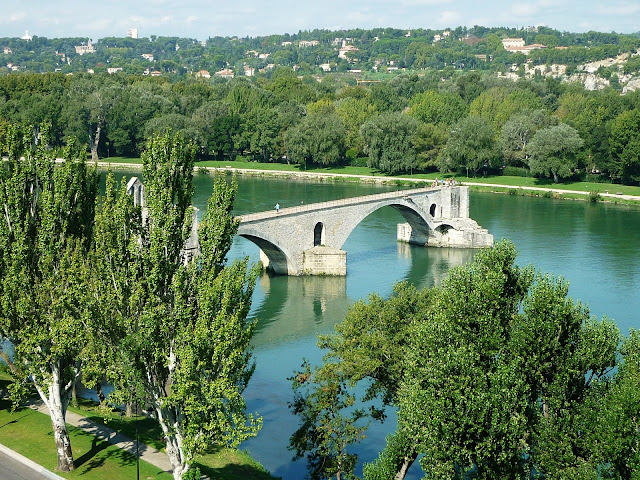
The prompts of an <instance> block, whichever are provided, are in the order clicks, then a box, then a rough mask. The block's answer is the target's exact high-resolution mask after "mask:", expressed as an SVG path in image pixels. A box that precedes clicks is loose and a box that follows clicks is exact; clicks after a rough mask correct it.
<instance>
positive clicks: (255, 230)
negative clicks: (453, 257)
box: [238, 186, 493, 275]
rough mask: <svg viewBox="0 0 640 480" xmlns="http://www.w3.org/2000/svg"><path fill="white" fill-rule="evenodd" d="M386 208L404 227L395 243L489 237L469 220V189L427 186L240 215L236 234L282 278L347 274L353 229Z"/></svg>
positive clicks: (463, 243) (455, 243)
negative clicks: (347, 244) (347, 249)
mask: <svg viewBox="0 0 640 480" xmlns="http://www.w3.org/2000/svg"><path fill="white" fill-rule="evenodd" d="M385 206H390V207H392V208H395V209H396V210H397V211H398V212H400V214H401V215H402V216H403V217H404V218H405V220H406V221H407V223H403V224H399V225H398V227H397V232H398V240H399V241H404V242H409V243H414V244H419V245H423V246H438V247H461V248H480V247H488V246H491V245H493V236H492V235H491V234H489V233H488V232H487V231H486V230H484V229H482V228H481V227H480V226H479V225H478V224H477V223H476V222H475V221H473V220H472V219H470V218H469V191H468V187H448V186H447V187H427V188H417V189H412V190H400V191H395V192H386V193H381V194H375V195H366V196H362V197H354V198H346V199H341V200H333V201H329V202H322V203H313V204H308V205H298V206H295V207H288V208H282V209H280V211H279V212H276V211H275V210H269V211H266V212H258V213H253V214H247V215H242V216H240V217H238V218H239V220H240V226H239V229H238V235H240V236H242V237H245V238H247V239H249V240H251V241H252V242H254V243H255V244H256V245H258V247H259V248H260V250H261V260H262V261H263V263H264V265H265V267H267V268H269V269H271V270H272V271H274V272H276V273H279V274H285V275H346V252H344V251H343V250H341V248H342V245H343V244H344V242H345V241H346V239H347V238H348V236H349V234H350V233H351V232H352V231H353V229H354V228H355V227H356V226H357V225H358V224H359V223H360V222H361V221H362V220H363V219H364V218H366V217H367V216H368V215H370V214H371V213H373V212H374V211H376V210H378V209H379V208H382V207H385Z"/></svg>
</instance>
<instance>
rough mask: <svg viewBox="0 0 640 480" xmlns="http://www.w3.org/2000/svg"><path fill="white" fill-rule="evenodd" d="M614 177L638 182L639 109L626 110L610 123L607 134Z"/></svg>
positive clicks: (639, 151) (639, 161)
mask: <svg viewBox="0 0 640 480" xmlns="http://www.w3.org/2000/svg"><path fill="white" fill-rule="evenodd" d="M609 144H610V146H611V156H612V157H613V163H614V166H615V170H614V172H615V175H616V176H619V177H620V178H622V179H624V180H626V181H635V182H638V181H640V109H639V108H635V109H633V110H627V111H626V112H623V113H621V114H620V115H618V116H617V117H616V118H615V119H614V120H613V122H611V133H610V134H609Z"/></svg>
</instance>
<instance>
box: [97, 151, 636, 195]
mask: <svg viewBox="0 0 640 480" xmlns="http://www.w3.org/2000/svg"><path fill="white" fill-rule="evenodd" d="M97 165H98V167H100V168H111V169H121V168H131V169H142V164H141V163H129V162H116V163H111V162H109V161H105V160H99V161H98V163H97ZM195 171H196V172H204V173H207V174H210V173H232V174H237V175H249V176H263V175H264V176H269V177H276V178H294V179H300V180H316V181H318V180H320V181H336V180H337V181H358V182H363V183H375V184H389V183H392V184H396V185H406V186H418V185H420V184H425V183H428V184H431V183H432V182H433V181H434V179H433V178H418V177H389V176H385V175H359V174H350V173H329V172H312V171H303V172H301V171H289V170H267V169H264V170H263V169H259V168H238V167H233V166H231V165H226V166H224V167H212V166H204V165H196V167H195ZM458 184H459V185H464V186H469V187H471V188H472V189H473V190H476V191H485V192H490V193H499V194H509V195H521V196H534V197H549V198H555V199H564V200H581V201H591V202H604V203H613V204H623V205H640V195H629V194H623V193H609V192H608V190H606V191H605V192H600V191H597V192H595V191H586V190H569V189H563V188H554V187H535V186H524V185H510V184H501V183H482V182H473V181H468V180H462V181H458ZM596 185H597V186H599V187H602V186H610V187H612V188H614V187H616V185H614V184H605V183H599V184H596Z"/></svg>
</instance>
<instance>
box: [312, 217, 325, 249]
mask: <svg viewBox="0 0 640 480" xmlns="http://www.w3.org/2000/svg"><path fill="white" fill-rule="evenodd" d="M319 245H324V225H323V224H322V222H318V223H316V228H314V229H313V246H314V247H317V246H319Z"/></svg>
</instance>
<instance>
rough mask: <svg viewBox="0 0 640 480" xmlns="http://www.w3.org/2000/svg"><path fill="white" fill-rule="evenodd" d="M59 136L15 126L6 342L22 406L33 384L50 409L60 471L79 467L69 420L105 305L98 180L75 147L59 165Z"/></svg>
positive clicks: (4, 172) (1, 290)
mask: <svg viewBox="0 0 640 480" xmlns="http://www.w3.org/2000/svg"><path fill="white" fill-rule="evenodd" d="M48 135H49V129H48V126H46V125H43V126H42V127H41V128H40V140H39V143H38V145H37V146H35V147H34V146H33V145H32V144H31V138H32V130H31V127H28V128H26V129H24V130H22V129H20V128H19V127H18V126H16V125H13V126H12V127H10V129H9V131H8V134H7V143H6V145H5V148H6V149H7V151H8V152H9V157H8V160H7V161H6V162H3V165H2V168H0V204H2V205H3V216H2V222H0V248H1V250H2V255H1V256H0V298H1V303H0V335H1V336H2V337H3V338H7V339H9V340H10V341H11V342H12V344H13V346H14V352H15V356H14V359H13V361H12V360H11V359H9V357H8V356H7V355H6V354H5V353H4V352H2V355H1V356H2V358H3V359H4V360H5V361H6V362H7V363H8V364H9V365H10V368H11V371H12V374H13V376H14V378H15V379H16V382H15V383H13V384H12V387H11V395H12V397H13V399H14V402H18V401H19V400H20V399H22V398H23V397H24V396H25V395H26V394H27V391H28V389H27V386H28V385H33V386H34V387H35V389H36V390H37V392H38V395H39V396H40V398H41V399H42V401H43V402H44V403H45V405H46V406H47V408H48V409H49V412H50V415H51V423H52V427H53V436H54V440H55V443H56V449H57V454H58V466H57V469H58V470H59V471H62V472H69V471H71V470H73V469H74V463H73V451H72V450H71V442H70V439H69V434H68V432H67V429H66V424H65V418H66V412H67V407H68V405H69V401H70V399H71V394H72V391H73V389H74V387H75V384H76V383H77V381H78V379H79V377H80V373H81V368H82V363H83V360H84V359H86V358H87V356H88V355H89V353H90V352H88V345H90V344H91V342H90V341H89V336H90V332H91V331H93V330H94V329H95V328H96V323H97V321H96V319H97V317H98V315H97V311H96V308H95V307H96V304H95V302H94V301H93V299H92V295H91V294H90V293H91V292H90V285H91V282H90V266H89V250H90V246H91V241H92V234H93V224H94V208H95V199H96V195H97V191H98V176H97V173H96V171H95V169H89V168H87V166H86V164H85V161H84V158H83V157H84V154H83V153H82V151H81V150H78V149H76V148H75V147H74V145H73V144H71V145H70V146H69V147H67V148H66V150H65V151H64V154H63V157H64V161H63V162H62V164H61V165H59V166H56V167H55V168H54V164H55V156H54V155H53V152H52V151H51V150H50V149H49V147H48V143H49V137H48Z"/></svg>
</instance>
